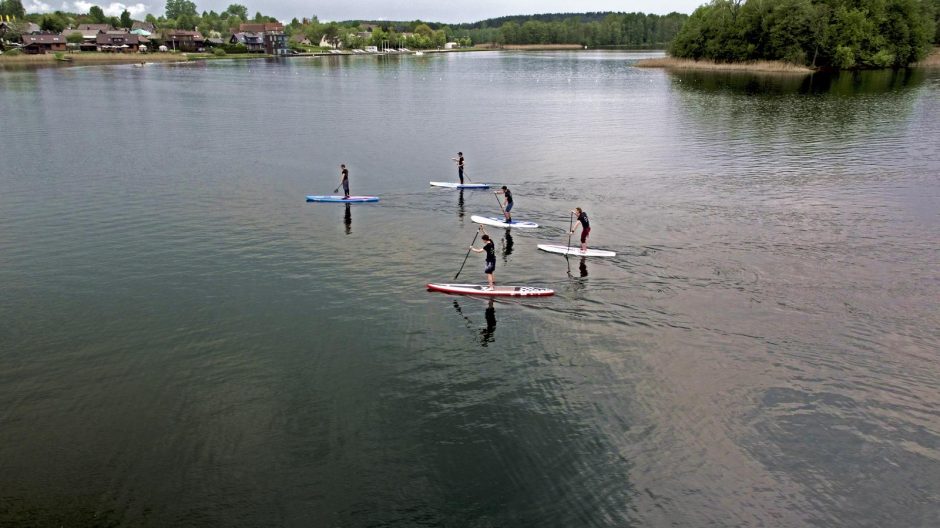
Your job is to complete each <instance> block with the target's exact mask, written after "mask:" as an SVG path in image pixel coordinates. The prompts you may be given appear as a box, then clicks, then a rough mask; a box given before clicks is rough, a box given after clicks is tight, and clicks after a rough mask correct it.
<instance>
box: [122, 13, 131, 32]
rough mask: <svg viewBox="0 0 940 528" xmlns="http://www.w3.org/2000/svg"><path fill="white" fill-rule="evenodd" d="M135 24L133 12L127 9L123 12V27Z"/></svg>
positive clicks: (128, 27)
mask: <svg viewBox="0 0 940 528" xmlns="http://www.w3.org/2000/svg"><path fill="white" fill-rule="evenodd" d="M133 25H134V21H133V20H131V13H130V11H128V10H127V9H125V10H124V11H123V12H121V27H122V28H127V29H130V28H131V26H133Z"/></svg>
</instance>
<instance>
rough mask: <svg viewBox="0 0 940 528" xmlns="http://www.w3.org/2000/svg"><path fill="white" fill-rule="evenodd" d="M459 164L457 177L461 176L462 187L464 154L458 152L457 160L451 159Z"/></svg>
mask: <svg viewBox="0 0 940 528" xmlns="http://www.w3.org/2000/svg"><path fill="white" fill-rule="evenodd" d="M450 159H452V160H454V161H455V162H457V176H460V185H463V152H458V153H457V157H456V158H450Z"/></svg>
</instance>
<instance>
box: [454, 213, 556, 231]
mask: <svg viewBox="0 0 940 528" xmlns="http://www.w3.org/2000/svg"><path fill="white" fill-rule="evenodd" d="M470 220H471V221H473V222H476V223H478V224H484V225H489V226H494V227H521V228H523V229H535V228H536V227H538V226H539V225H538V224H536V223H535V222H526V221H522V220H513V221H512V222H506V219H505V218H497V217H495V216H477V215H473V216H471V217H470Z"/></svg>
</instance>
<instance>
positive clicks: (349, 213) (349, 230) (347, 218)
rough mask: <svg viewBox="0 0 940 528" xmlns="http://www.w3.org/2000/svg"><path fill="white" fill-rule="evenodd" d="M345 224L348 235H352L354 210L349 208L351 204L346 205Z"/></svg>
mask: <svg viewBox="0 0 940 528" xmlns="http://www.w3.org/2000/svg"><path fill="white" fill-rule="evenodd" d="M343 224H345V225H346V234H347V235H349V234H351V233H352V210H351V209H350V207H349V204H346V214H345V215H343Z"/></svg>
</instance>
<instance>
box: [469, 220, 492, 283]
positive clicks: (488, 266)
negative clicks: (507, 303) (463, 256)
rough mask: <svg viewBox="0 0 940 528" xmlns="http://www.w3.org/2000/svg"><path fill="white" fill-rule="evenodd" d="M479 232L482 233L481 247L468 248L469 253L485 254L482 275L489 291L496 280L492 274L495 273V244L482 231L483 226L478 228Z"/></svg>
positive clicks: (484, 231)
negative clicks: (487, 283)
mask: <svg viewBox="0 0 940 528" xmlns="http://www.w3.org/2000/svg"><path fill="white" fill-rule="evenodd" d="M480 232H481V233H483V237H482V238H483V247H482V248H475V247H473V246H470V251H473V252H474V253H486V257H485V260H484V262H485V266H484V267H483V273H485V274H486V280H487V282H489V284H490V288H489V289H491V290H492V289H493V287H494V286H495V285H496V279H495V278H494V277H493V272H494V271H496V244H494V243H493V239H491V238H490V235H488V234H487V233H486V230H484V229H483V226H480Z"/></svg>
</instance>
